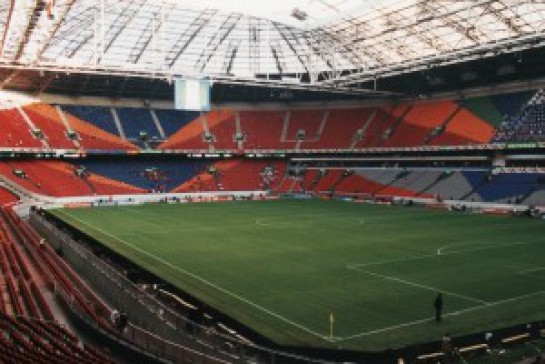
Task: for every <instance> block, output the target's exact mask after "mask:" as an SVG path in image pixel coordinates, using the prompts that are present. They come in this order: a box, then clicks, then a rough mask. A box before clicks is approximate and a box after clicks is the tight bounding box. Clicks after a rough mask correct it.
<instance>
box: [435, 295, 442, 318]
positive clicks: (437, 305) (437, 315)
mask: <svg viewBox="0 0 545 364" xmlns="http://www.w3.org/2000/svg"><path fill="white" fill-rule="evenodd" d="M433 307H435V322H441V320H442V314H443V294H442V293H438V294H437V297H435V301H434V302H433Z"/></svg>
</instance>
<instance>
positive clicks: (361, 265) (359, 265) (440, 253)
mask: <svg viewBox="0 0 545 364" xmlns="http://www.w3.org/2000/svg"><path fill="white" fill-rule="evenodd" d="M532 244H538V242H536V241H527V242H520V241H517V242H513V243H505V244H495V245H490V246H484V247H481V248H475V249H461V250H455V251H451V252H447V253H443V250H445V248H447V247H452V246H455V245H463V244H451V245H445V246H443V247H440V248H439V249H437V252H435V253H432V254H423V255H416V256H412V257H406V258H398V259H386V260H379V261H374V262H368V263H355V264H347V265H346V267H347V268H348V269H355V268H365V267H371V266H374V265H383V264H389V263H401V262H410V261H413V260H420V259H428V258H437V257H446V256H450V255H456V254H464V253H472V252H479V251H483V250H493V249H498V248H503V247H510V246H518V245H532Z"/></svg>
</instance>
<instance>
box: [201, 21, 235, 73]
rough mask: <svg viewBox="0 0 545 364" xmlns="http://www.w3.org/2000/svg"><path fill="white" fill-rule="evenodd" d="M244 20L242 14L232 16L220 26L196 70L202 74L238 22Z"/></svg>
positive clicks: (204, 51)
mask: <svg viewBox="0 0 545 364" xmlns="http://www.w3.org/2000/svg"><path fill="white" fill-rule="evenodd" d="M241 18H242V15H241V14H230V15H229V16H228V17H227V19H225V21H224V22H223V23H222V24H221V25H220V27H219V29H218V31H217V32H216V33H215V34H214V35H213V36H212V38H211V39H210V40H209V41H208V44H207V45H206V47H205V48H204V50H203V51H202V53H201V55H200V56H199V58H198V59H197V62H196V63H195V69H196V70H198V71H200V72H202V71H204V69H205V68H206V66H207V65H208V63H209V62H210V60H211V59H212V57H214V55H215V53H216V50H217V49H218V48H219V46H220V45H221V44H222V43H223V42H224V41H225V39H227V37H228V36H229V34H230V33H231V32H232V31H233V29H235V27H236V26H237V24H238V22H239V21H240V19H241Z"/></svg>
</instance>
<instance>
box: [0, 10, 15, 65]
mask: <svg viewBox="0 0 545 364" xmlns="http://www.w3.org/2000/svg"><path fill="white" fill-rule="evenodd" d="M14 8H15V0H11V1H10V4H9V10H8V17H7V19H6V25H5V26H4V32H3V33H2V40H1V41H0V57H2V56H3V55H4V44H5V42H6V38H7V36H8V32H9V29H10V28H9V27H10V24H11V18H12V16H13V9H14Z"/></svg>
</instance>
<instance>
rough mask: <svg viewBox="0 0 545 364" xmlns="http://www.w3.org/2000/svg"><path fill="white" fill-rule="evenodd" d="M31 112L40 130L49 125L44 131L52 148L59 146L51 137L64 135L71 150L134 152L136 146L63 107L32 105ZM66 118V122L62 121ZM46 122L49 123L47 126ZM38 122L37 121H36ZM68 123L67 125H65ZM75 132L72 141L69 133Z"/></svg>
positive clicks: (29, 108)
mask: <svg viewBox="0 0 545 364" xmlns="http://www.w3.org/2000/svg"><path fill="white" fill-rule="evenodd" d="M25 108H26V109H28V110H31V112H29V113H28V114H29V116H30V117H32V119H33V121H34V118H36V119H37V120H38V122H37V123H36V125H37V126H39V127H40V128H41V127H42V125H47V127H48V129H46V130H44V129H42V131H44V133H45V134H46V135H47V137H48V140H49V142H50V144H51V143H53V144H52V147H56V146H57V144H56V143H57V141H56V140H51V139H50V138H51V137H50V135H51V134H56V135H62V136H63V137H64V138H63V143H64V145H65V146H67V147H68V146H70V148H72V149H73V148H80V147H81V148H84V149H99V150H112V149H118V150H134V149H136V146H134V145H133V144H131V143H129V142H127V141H126V140H123V139H121V138H119V137H117V136H115V135H113V134H110V133H108V132H105V131H104V130H102V129H100V128H98V127H96V126H94V125H93V124H91V123H88V122H86V121H83V120H81V119H79V118H78V117H75V116H73V115H72V114H70V113H67V112H64V110H63V108H62V107H59V109H56V108H54V107H52V106H50V105H47V104H32V105H29V106H26V107H25ZM59 110H60V112H61V113H62V115H63V116H62V117H61V115H60V114H59ZM62 118H64V121H63V120H61V119H62ZM45 121H47V123H46V124H44V123H45ZM35 122H36V121H35ZM65 123H66V124H65ZM70 131H73V132H74V133H75V135H74V136H73V138H75V139H70V138H69V137H68V133H69V132H70ZM64 140H68V141H69V142H70V143H71V145H70V144H66V142H65V141H64Z"/></svg>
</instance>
